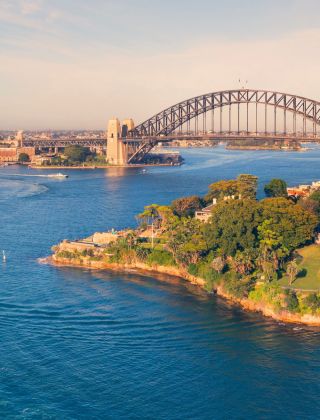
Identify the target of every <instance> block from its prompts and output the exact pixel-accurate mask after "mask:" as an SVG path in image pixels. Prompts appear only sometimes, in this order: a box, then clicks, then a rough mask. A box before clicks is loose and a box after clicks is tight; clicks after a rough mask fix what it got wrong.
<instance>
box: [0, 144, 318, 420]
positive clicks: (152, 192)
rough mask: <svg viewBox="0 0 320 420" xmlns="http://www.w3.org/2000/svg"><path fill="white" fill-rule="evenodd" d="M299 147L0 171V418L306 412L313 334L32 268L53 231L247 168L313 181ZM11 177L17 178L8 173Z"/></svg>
mask: <svg viewBox="0 0 320 420" xmlns="http://www.w3.org/2000/svg"><path fill="white" fill-rule="evenodd" d="M312 147H313V148H314V149H313V150H309V151H307V152H305V153H294V152H238V151H225V150H224V149H223V148H222V147H219V148H217V149H200V150H184V151H183V155H184V157H185V159H186V164H185V165H184V166H182V167H180V168H175V167H173V168H152V169H148V170H147V172H146V173H142V171H141V169H127V170H125V169H109V170H96V171H89V170H88V171H69V175H70V177H69V178H68V179H66V180H57V179H50V178H48V179H46V178H36V177H34V178H33V177H24V174H37V173H47V172H45V171H40V172H37V171H35V170H31V169H28V168H20V167H7V168H0V226H1V228H0V250H2V249H5V250H6V253H7V257H8V261H7V263H6V264H2V263H0V277H1V280H0V338H1V339H0V417H1V418H9V419H109V418H110V419H111V418H113V419H118V418H121V419H122V418H123V419H142V418H143V419H145V418H147V419H191V418H192V419H213V418H214V419H256V418H263V419H279V418H282V419H300V418H304V419H309V418H310V419H314V418H319V416H320V400H319V391H320V329H313V328H308V327H297V326H294V325H284V324H279V323H277V322H274V321H272V320H270V319H266V318H263V317H262V316H261V315H259V314H253V313H245V312H243V311H241V310H240V309H239V308H236V307H233V306H230V305H229V304H228V303H226V302H225V301H224V300H222V299H220V298H217V297H212V296H207V295H206V294H205V293H204V292H203V291H201V290H200V289H198V288H196V287H195V286H192V285H190V284H188V283H186V282H183V281H182V280H176V279H172V278H168V277H166V276H159V277H157V278H155V277H152V276H141V275H138V274H136V273H131V274H119V273H112V272H98V271H89V270H79V269H71V268H54V267H51V266H48V265H41V264H39V263H38V262H37V259H38V258H39V257H43V256H46V255H48V254H49V253H50V247H51V246H52V245H53V244H55V243H57V242H59V241H61V240H62V239H64V238H78V237H83V236H85V235H89V234H91V233H92V232H94V231H103V230H106V229H110V228H112V227H115V228H123V227H126V226H135V223H136V222H135V219H134V215H135V214H137V213H138V212H139V211H141V210H142V208H143V205H144V204H148V203H153V202H160V203H169V202H170V201H171V200H172V199H174V198H176V197H178V196H181V195H187V194H203V193H205V192H206V189H207V185H208V184H209V183H211V182H214V181H216V180H218V179H221V178H232V177H234V176H236V175H238V174H239V173H248V172H249V173H254V174H256V175H258V176H259V177H260V180H261V185H260V194H261V191H262V190H261V186H262V184H263V183H264V182H266V181H268V180H269V179H270V178H272V177H282V178H284V179H286V180H287V181H288V183H289V184H290V185H294V184H296V183H298V182H299V183H306V182H311V181H312V180H316V179H320V166H319V162H320V148H319V147H315V146H312ZM17 173H21V176H18V177H17V176H11V175H10V174H17Z"/></svg>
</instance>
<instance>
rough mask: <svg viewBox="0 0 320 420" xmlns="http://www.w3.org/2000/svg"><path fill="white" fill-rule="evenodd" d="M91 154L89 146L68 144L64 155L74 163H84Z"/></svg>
mask: <svg viewBox="0 0 320 420" xmlns="http://www.w3.org/2000/svg"><path fill="white" fill-rule="evenodd" d="M90 154H91V152H90V150H89V149H88V148H87V147H82V146H77V145H75V146H67V147H66V148H65V150H64V155H65V156H66V157H67V158H68V160H69V161H70V162H72V163H83V162H85V161H86V159H87V157H88V156H89V155H90Z"/></svg>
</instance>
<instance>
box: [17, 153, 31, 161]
mask: <svg viewBox="0 0 320 420" xmlns="http://www.w3.org/2000/svg"><path fill="white" fill-rule="evenodd" d="M18 161H19V162H20V163H26V162H30V157H29V155H28V154H27V153H20V154H19V157H18Z"/></svg>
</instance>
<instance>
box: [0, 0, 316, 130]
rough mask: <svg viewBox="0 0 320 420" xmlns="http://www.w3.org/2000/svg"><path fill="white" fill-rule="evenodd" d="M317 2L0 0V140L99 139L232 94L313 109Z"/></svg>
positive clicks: (304, 0) (270, 0)
mask: <svg viewBox="0 0 320 420" xmlns="http://www.w3.org/2000/svg"><path fill="white" fill-rule="evenodd" d="M319 15H320V1H319V0H277V1H275V0H223V1H221V0H197V1H195V0H192V1H191V0H0V129H18V128H21V129H34V128H56V129H61V128H105V126H106V124H107V120H108V118H110V117H112V116H113V115H115V116H118V117H119V118H127V117H132V118H133V119H134V120H135V122H136V123H138V122H141V120H143V119H145V118H147V117H149V116H151V115H152V114H154V113H156V112H158V111H160V110H161V109H163V108H165V107H167V106H170V105H172V104H174V103H176V102H179V101H180V100H183V99H187V98H188V97H191V96H195V95H198V94H201V93H206V92H211V91H216V90H220V89H232V88H237V87H239V83H238V79H239V78H241V79H243V80H245V79H247V80H248V81H249V87H251V88H260V89H271V90H279V91H287V92H288V93H296V94H301V95H303V96H307V97H310V98H312V99H319V100H320V54H319V45H320V23H319Z"/></svg>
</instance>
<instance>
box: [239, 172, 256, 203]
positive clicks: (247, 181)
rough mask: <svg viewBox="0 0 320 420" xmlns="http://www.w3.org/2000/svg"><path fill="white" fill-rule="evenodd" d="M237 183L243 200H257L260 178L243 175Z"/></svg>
mask: <svg viewBox="0 0 320 420" xmlns="http://www.w3.org/2000/svg"><path fill="white" fill-rule="evenodd" d="M237 181H238V191H239V194H240V196H241V198H242V199H249V200H255V199H256V195H257V187H258V177H257V176H255V175H250V174H241V175H239V176H238V178H237Z"/></svg>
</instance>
